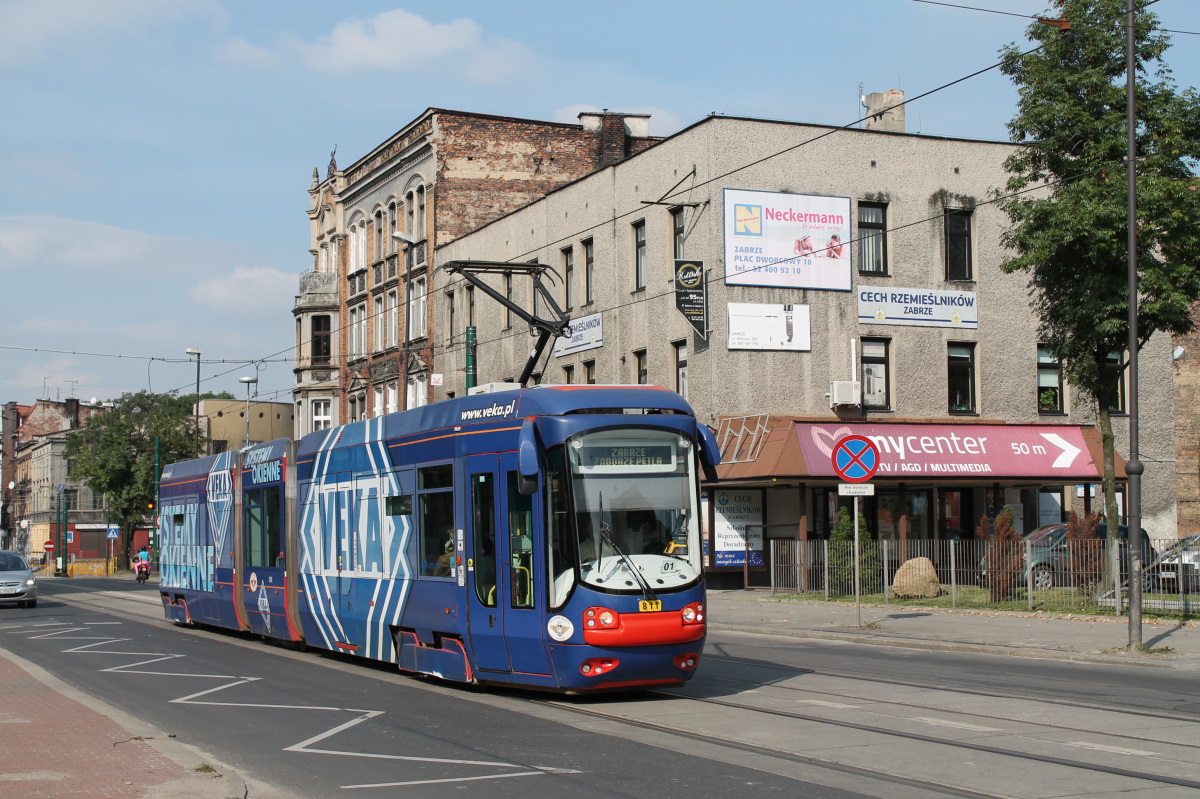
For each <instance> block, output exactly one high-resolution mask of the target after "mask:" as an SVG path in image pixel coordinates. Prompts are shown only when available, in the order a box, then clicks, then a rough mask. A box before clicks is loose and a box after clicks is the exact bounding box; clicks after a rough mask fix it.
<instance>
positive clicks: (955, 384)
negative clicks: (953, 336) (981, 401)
mask: <svg viewBox="0 0 1200 799" xmlns="http://www.w3.org/2000/svg"><path fill="white" fill-rule="evenodd" d="M946 382H947V384H948V386H949V389H950V398H949V410H950V413H975V408H976V406H975V345H974V344H956V343H952V344H950V345H949V349H948V350H947V364H946Z"/></svg>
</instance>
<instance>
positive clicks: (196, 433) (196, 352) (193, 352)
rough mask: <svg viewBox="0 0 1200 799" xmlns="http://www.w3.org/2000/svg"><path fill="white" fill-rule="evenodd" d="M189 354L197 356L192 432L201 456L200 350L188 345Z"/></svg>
mask: <svg viewBox="0 0 1200 799" xmlns="http://www.w3.org/2000/svg"><path fill="white" fill-rule="evenodd" d="M184 352H186V353H187V354H188V355H195V356H196V429H195V431H194V432H193V433H192V436H193V438H194V440H195V448H196V457H197V458H199V457H200V350H199V349H197V348H196V347H188V348H187V349H186V350H184Z"/></svg>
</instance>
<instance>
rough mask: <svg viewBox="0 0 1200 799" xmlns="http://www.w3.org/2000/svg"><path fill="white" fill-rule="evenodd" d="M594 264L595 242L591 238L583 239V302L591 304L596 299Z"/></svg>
mask: <svg viewBox="0 0 1200 799" xmlns="http://www.w3.org/2000/svg"><path fill="white" fill-rule="evenodd" d="M595 266H596V250H595V243H594V242H593V241H592V240H591V239H584V240H583V304H584V305H591V304H592V303H593V302H595V301H596V283H595V280H594V278H595V274H594V272H593V270H594V268H595Z"/></svg>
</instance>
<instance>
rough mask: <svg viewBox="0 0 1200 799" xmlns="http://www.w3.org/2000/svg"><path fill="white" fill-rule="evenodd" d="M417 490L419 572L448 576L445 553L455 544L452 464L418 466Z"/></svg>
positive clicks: (427, 575) (434, 575)
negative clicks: (419, 550)
mask: <svg viewBox="0 0 1200 799" xmlns="http://www.w3.org/2000/svg"><path fill="white" fill-rule="evenodd" d="M431 489H433V490H431ZM417 490H418V492H420V493H418V495H417V507H418V511H419V519H418V523H419V524H420V536H421V538H420V540H421V574H422V575H423V576H425V577H450V576H451V574H450V568H449V563H448V559H447V558H446V557H444V556H446V555H450V554H452V550H453V546H454V543H453V542H454V466H453V464H449V463H446V464H442V465H440V466H427V467H425V468H423V469H418V470H417ZM447 545H449V546H447ZM439 559H440V561H439Z"/></svg>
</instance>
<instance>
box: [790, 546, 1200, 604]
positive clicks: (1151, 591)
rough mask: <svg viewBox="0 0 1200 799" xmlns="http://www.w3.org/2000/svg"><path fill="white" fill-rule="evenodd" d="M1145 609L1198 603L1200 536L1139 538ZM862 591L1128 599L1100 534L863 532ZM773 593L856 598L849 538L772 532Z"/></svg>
mask: <svg viewBox="0 0 1200 799" xmlns="http://www.w3.org/2000/svg"><path fill="white" fill-rule="evenodd" d="M1144 544H1145V548H1144V551H1143V555H1142V563H1143V564H1144V569H1143V579H1142V592H1143V607H1144V608H1150V609H1153V608H1159V609H1162V610H1165V611H1183V612H1184V613H1195V612H1196V611H1197V609H1200V585H1198V577H1197V573H1198V567H1197V564H1198V563H1200V543H1197V544H1196V545H1194V546H1176V547H1173V548H1172V549H1170V550H1164V553H1162V554H1160V553H1158V552H1156V551H1155V550H1154V548H1153V547H1151V546H1150V544H1149V542H1144ZM859 548H860V551H859V558H858V559H859V570H858V575H859V582H860V587H859V592H858V593H859V595H860V596H861V597H862V598H863V600H864V601H868V602H883V603H887V602H903V603H905V604H930V605H937V606H940V607H964V608H970V607H978V608H1000V609H1010V610H1035V609H1037V610H1063V611H1104V610H1107V611H1110V612H1111V611H1114V610H1115V611H1117V612H1120V611H1121V610H1123V609H1124V608H1125V607H1127V601H1128V593H1129V591H1128V580H1127V564H1128V552H1127V546H1126V544H1125V543H1124V542H1122V543H1121V545H1120V561H1121V566H1120V568H1119V570H1116V571H1114V569H1113V568H1112V566H1111V565H1110V564H1109V563H1108V560H1107V549H1108V547H1107V542H1106V541H1104V540H1094V539H1091V540H1070V539H1063V540H1061V541H1059V542H1054V543H1048V544H1046V545H1042V546H1039V545H1037V544H1036V543H1032V542H1028V541H1026V542H1021V541H942V540H927V539H911V540H909V541H907V542H899V541H887V540H884V541H874V540H870V539H866V538H864V539H862V540H861V541H860V547H859ZM770 578H771V592H772V593H773V594H786V595H801V596H806V597H811V598H816V599H826V600H839V599H847V598H853V597H854V596H855V595H856V593H855V586H854V580H855V569H854V544H853V542H846V541H798V540H795V539H778V538H777V539H772V540H771V553H770Z"/></svg>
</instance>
